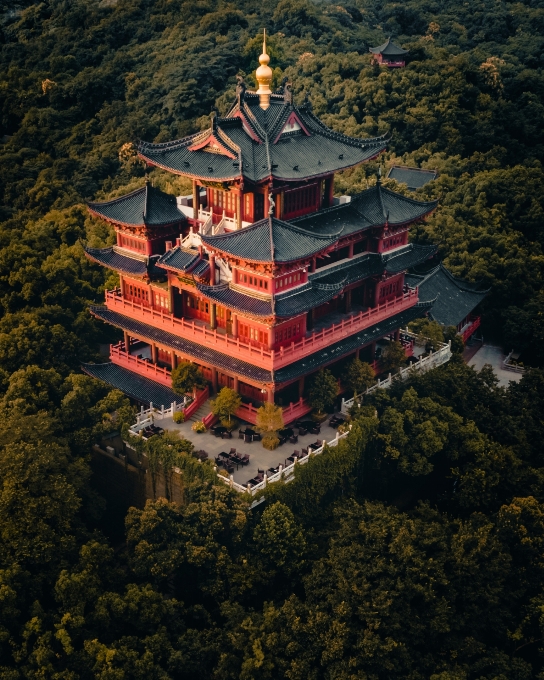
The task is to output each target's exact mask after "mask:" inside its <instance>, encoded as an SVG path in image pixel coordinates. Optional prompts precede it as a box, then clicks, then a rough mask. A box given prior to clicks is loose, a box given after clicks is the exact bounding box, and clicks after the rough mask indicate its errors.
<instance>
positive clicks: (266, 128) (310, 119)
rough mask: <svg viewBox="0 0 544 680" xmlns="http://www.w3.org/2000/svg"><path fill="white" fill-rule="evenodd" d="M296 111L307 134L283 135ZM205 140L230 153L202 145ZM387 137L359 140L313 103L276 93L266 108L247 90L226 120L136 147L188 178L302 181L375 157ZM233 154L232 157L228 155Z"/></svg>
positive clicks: (148, 158) (150, 160)
mask: <svg viewBox="0 0 544 680" xmlns="http://www.w3.org/2000/svg"><path fill="white" fill-rule="evenodd" d="M292 112H295V114H296V115H297V116H298V118H299V120H300V122H301V123H302V125H303V126H304V128H305V130H306V131H305V132H303V131H300V132H299V133H291V132H289V133H286V134H285V135H281V137H280V138H279V139H278V135H280V133H281V131H282V127H283V125H284V124H285V122H286V120H287V118H288V117H289V115H290V114H291V113H292ZM207 139H211V140H213V144H214V146H215V147H216V148H217V146H222V147H223V149H224V150H225V152H226V154H222V153H210V152H209V151H205V150H204V149H203V148H194V149H193V150H190V147H198V146H200V145H201V144H203V143H205V142H206V140H207ZM386 144H387V140H386V138H385V137H375V138H370V139H356V138H354V137H347V136H346V135H342V134H340V133H337V132H334V131H333V130H331V129H329V128H328V127H327V126H325V125H324V124H323V123H321V121H319V119H317V118H316V117H315V116H314V115H313V113H312V112H311V106H309V105H306V104H304V105H302V106H299V107H296V106H294V105H293V104H291V103H290V102H287V101H285V99H284V97H283V95H277V94H273V95H272V96H271V99H270V107H269V108H268V109H267V110H266V111H263V110H262V109H261V108H260V106H259V97H258V96H257V95H255V94H254V93H250V92H246V94H245V98H244V100H242V101H241V102H238V101H237V102H236V103H235V105H234V106H233V108H232V109H231V111H230V112H229V114H228V117H227V118H216V119H214V121H213V122H212V127H211V128H209V129H208V130H205V131H204V132H199V133H196V134H194V135H190V136H189V137H185V138H184V139H180V140H176V141H173V142H167V143H164V144H150V143H146V142H140V144H139V146H138V151H139V154H140V156H141V157H142V158H143V159H144V160H145V161H146V162H148V163H150V164H153V165H157V166H158V167H161V168H164V169H165V170H170V171H173V172H176V173H181V174H183V175H186V176H189V177H198V178H203V179H210V180H220V181H226V180H232V179H236V178H240V177H242V176H243V177H245V178H246V179H248V180H250V181H252V182H261V181H263V180H265V179H268V178H270V177H274V178H277V179H279V180H288V181H293V180H300V179H305V178H309V177H314V176H321V175H325V174H329V173H331V172H337V171H339V170H343V169H345V168H350V167H353V166H355V165H359V164H360V163H363V162H364V161H367V160H369V159H371V158H374V157H375V156H377V155H378V154H379V153H381V152H382V151H383V150H384V149H385V148H386ZM227 154H230V156H234V158H231V157H229V155H227Z"/></svg>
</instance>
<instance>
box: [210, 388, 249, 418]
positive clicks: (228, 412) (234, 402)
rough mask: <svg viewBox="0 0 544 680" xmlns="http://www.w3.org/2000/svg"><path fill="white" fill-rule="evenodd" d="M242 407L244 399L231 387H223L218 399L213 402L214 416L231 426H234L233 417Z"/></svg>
mask: <svg viewBox="0 0 544 680" xmlns="http://www.w3.org/2000/svg"><path fill="white" fill-rule="evenodd" d="M241 405H242V397H241V396H240V395H239V394H238V392H235V391H234V390H232V389H231V388H230V387H223V388H222V389H221V390H220V392H219V394H218V395H217V397H216V398H215V399H212V401H211V409H212V413H213V414H214V416H218V417H219V418H221V419H222V420H225V421H226V422H227V423H228V424H229V426H230V425H231V424H232V416H233V415H234V414H235V413H236V411H237V410H238V409H239V408H240V406H241Z"/></svg>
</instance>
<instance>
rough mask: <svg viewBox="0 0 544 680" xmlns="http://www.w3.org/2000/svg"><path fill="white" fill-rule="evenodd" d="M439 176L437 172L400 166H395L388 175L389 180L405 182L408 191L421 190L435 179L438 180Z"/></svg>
mask: <svg viewBox="0 0 544 680" xmlns="http://www.w3.org/2000/svg"><path fill="white" fill-rule="evenodd" d="M437 175H438V173H437V172H436V170H425V169H423V168H405V167H401V166H399V165H394V166H393V167H392V168H391V169H390V170H389V172H388V173H387V177H388V178H390V179H395V180H396V181H397V182H403V183H404V184H406V186H407V187H408V189H419V188H420V187H422V186H424V185H425V184H427V183H428V182H430V181H432V180H433V179H436V177H437Z"/></svg>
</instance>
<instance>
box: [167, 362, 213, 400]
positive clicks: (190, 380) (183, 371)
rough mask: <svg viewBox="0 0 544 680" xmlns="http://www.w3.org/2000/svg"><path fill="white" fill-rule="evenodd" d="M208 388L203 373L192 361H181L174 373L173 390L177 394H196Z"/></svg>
mask: <svg viewBox="0 0 544 680" xmlns="http://www.w3.org/2000/svg"><path fill="white" fill-rule="evenodd" d="M204 387H206V380H205V378H204V376H203V375H202V371H201V370H200V369H199V368H198V366H197V365H196V364H193V363H192V362H191V361H180V363H179V364H178V365H177V366H176V368H174V370H173V371H172V389H173V390H174V392H176V394H189V393H191V392H192V393H193V394H194V393H195V392H196V390H202V389H204Z"/></svg>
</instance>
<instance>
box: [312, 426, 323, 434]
mask: <svg viewBox="0 0 544 680" xmlns="http://www.w3.org/2000/svg"><path fill="white" fill-rule="evenodd" d="M310 432H311V433H312V434H319V433H320V432H321V428H320V427H319V425H315V427H312V428H311V430H310Z"/></svg>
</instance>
